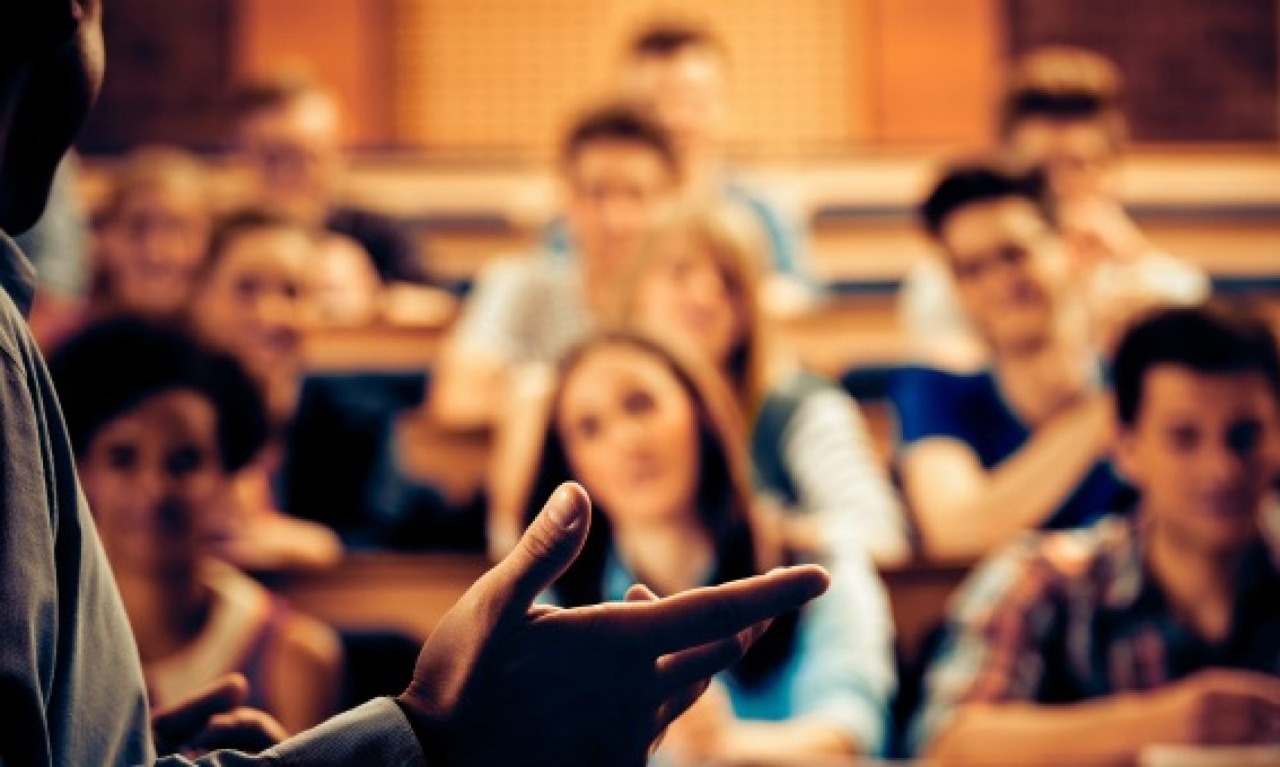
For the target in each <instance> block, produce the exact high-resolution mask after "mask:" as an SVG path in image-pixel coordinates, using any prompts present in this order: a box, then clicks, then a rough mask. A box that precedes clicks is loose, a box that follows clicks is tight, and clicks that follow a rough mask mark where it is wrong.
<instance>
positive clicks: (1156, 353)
mask: <svg viewBox="0 0 1280 767" xmlns="http://www.w3.org/2000/svg"><path fill="white" fill-rule="evenodd" d="M1159 365H1176V366H1178V367H1183V368H1188V369H1190V370H1193V371H1195V372H1197V373H1206V374H1220V373H1257V374H1259V375H1261V376H1263V377H1264V378H1266V380H1267V384H1268V385H1269V386H1270V387H1271V392H1272V394H1273V395H1274V396H1275V397H1276V398H1277V399H1278V400H1280V353H1278V352H1277V350H1276V338H1275V335H1274V334H1273V333H1272V331H1271V327H1270V326H1269V325H1268V324H1267V322H1266V321H1265V320H1263V319H1261V318H1260V317H1258V316H1256V315H1254V314H1253V313H1251V312H1249V311H1247V310H1244V309H1241V308H1239V307H1233V306H1229V305H1227V304H1226V303H1223V302H1219V301H1210V302H1208V303H1206V304H1202V305H1200V306H1181V307H1176V308H1169V309H1161V310H1157V311H1156V312H1154V313H1152V314H1149V315H1148V316H1147V317H1145V318H1144V319H1142V320H1140V321H1138V322H1137V323H1135V324H1134V325H1133V326H1132V327H1130V328H1129V330H1128V331H1126V332H1125V334H1124V336H1123V337H1122V338H1121V340H1120V345H1119V347H1118V348H1117V349H1116V354H1115V360H1114V362H1113V363H1112V376H1113V380H1114V382H1115V392H1116V415H1117V416H1118V417H1119V419H1120V422H1121V423H1123V424H1125V425H1126V426H1132V425H1133V424H1134V423H1136V422H1137V418H1138V413H1139V411H1140V410H1141V409H1142V387H1143V383H1144V379H1145V377H1146V374H1147V372H1148V371H1149V370H1151V368H1153V367H1157V366H1159Z"/></svg>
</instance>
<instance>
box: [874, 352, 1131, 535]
mask: <svg viewBox="0 0 1280 767" xmlns="http://www.w3.org/2000/svg"><path fill="white" fill-rule="evenodd" d="M892 397H893V404H894V407H895V409H896V410H897V413H898V430H899V434H898V438H899V441H900V445H901V447H906V446H909V445H912V444H915V443H916V442H919V441H920V440H923V439H926V438H929V437H949V438H952V439H956V440H959V441H961V442H963V443H964V444H966V445H968V446H969V447H970V448H971V449H972V450H973V452H974V453H976V454H977V456H978V460H979V461H980V462H981V463H982V466H983V467H984V468H986V469H992V468H995V467H996V466H998V465H1000V464H1001V463H1003V462H1004V461H1005V459H1007V458H1008V457H1009V456H1011V455H1013V454H1014V453H1016V452H1017V451H1018V450H1019V449H1021V448H1022V446H1023V445H1024V444H1026V442H1027V440H1028V439H1029V438H1030V437H1031V430H1030V429H1029V428H1027V425H1026V424H1024V423H1023V422H1022V420H1021V419H1019V418H1018V416H1017V414H1016V413H1014V412H1013V410H1012V409H1011V408H1010V407H1009V405H1008V403H1007V402H1005V400H1004V397H1003V395H1001V393H1000V387H999V384H998V383H997V382H996V378H995V374H994V373H993V372H992V371H990V370H983V371H981V372H978V373H952V372H947V371H942V370H936V369H932V368H924V367H910V368H904V369H903V370H901V371H900V372H899V373H898V376H897V380H896V381H895V383H894V387H893V393H892ZM1122 490H1123V485H1122V484H1121V483H1120V480H1119V479H1118V478H1117V477H1116V475H1115V472H1114V471H1113V470H1112V468H1111V465H1110V462H1108V461H1099V462H1097V463H1095V464H1094V465H1093V468H1091V469H1090V470H1089V472H1088V473H1087V474H1085V475H1084V477H1083V478H1082V479H1081V481H1080V484H1079V485H1077V486H1076V489H1075V490H1074V491H1073V492H1072V493H1071V495H1070V496H1068V497H1067V499H1066V500H1065V501H1064V502H1063V503H1062V505H1061V506H1059V507H1058V509H1057V511H1055V512H1054V513H1053V514H1052V515H1050V516H1049V518H1048V519H1047V520H1046V521H1045V523H1044V525H1043V527H1044V528H1045V529H1063V528H1071V527H1082V526H1085V525H1088V524H1090V523H1092V522H1094V521H1095V520H1097V519H1098V518H1100V517H1102V516H1104V515H1105V514H1107V513H1108V512H1111V511H1114V510H1115V509H1116V508H1117V507H1118V505H1119V504H1120V502H1121V499H1122Z"/></svg>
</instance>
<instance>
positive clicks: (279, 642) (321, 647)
mask: <svg viewBox="0 0 1280 767" xmlns="http://www.w3.org/2000/svg"><path fill="white" fill-rule="evenodd" d="M269 663H270V684H271V689H270V692H271V694H272V698H273V700H272V705H273V708H274V709H275V712H276V719H278V720H279V721H280V724H282V725H284V728H285V729H286V730H288V731H289V732H302V731H303V730H306V729H308V728H310V727H314V726H316V725H317V724H319V723H321V722H323V721H324V720H325V719H328V718H329V717H330V716H332V715H333V714H334V712H335V711H337V709H338V696H339V693H340V692H341V690H342V645H341V643H340V642H339V640H338V636H337V635H336V634H334V632H333V630H332V629H330V628H329V627H328V626H326V625H324V624H323V623H320V622H319V621H317V620H315V619H313V618H311V617H309V616H307V615H303V614H301V613H296V612H289V613H288V614H287V616H286V618H285V619H284V621H283V622H282V625H281V627H280V634H279V635H278V636H277V638H276V641H275V642H274V646H273V647H272V649H271V654H270V656H269Z"/></svg>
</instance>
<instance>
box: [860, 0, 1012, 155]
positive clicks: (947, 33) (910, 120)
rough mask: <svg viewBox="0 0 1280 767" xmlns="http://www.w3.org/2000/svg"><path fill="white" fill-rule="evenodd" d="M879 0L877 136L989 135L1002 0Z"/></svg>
mask: <svg viewBox="0 0 1280 767" xmlns="http://www.w3.org/2000/svg"><path fill="white" fill-rule="evenodd" d="M871 3H872V5H873V8H874V10H873V12H872V14H873V19H874V21H873V24H874V30H875V31H874V34H873V36H872V39H873V44H874V45H875V55H874V62H875V63H874V65H873V68H874V77H875V81H874V83H875V84H874V92H875V97H874V104H875V107H874V108H875V130H874V136H873V138H874V140H875V141H876V143H882V144H894V145H901V144H947V145H955V144H962V145H974V144H982V143H986V142H987V141H988V138H989V136H990V135H991V126H992V121H991V110H992V106H993V104H994V103H995V98H996V94H997V91H998V88H999V84H1000V80H1001V66H1002V62H1001V51H1000V45H1001V35H1000V32H999V30H1000V8H999V4H998V0H871Z"/></svg>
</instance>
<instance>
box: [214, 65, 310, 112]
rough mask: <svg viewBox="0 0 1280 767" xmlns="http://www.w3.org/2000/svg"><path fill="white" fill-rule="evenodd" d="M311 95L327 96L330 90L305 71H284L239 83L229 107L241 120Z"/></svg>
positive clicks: (288, 104)
mask: <svg viewBox="0 0 1280 767" xmlns="http://www.w3.org/2000/svg"><path fill="white" fill-rule="evenodd" d="M314 96H320V97H327V96H329V91H327V90H325V89H324V88H323V87H321V86H320V84H319V83H317V82H316V81H315V80H313V79H311V78H310V77H309V76H307V75H305V74H302V73H297V72H283V73H279V74H277V75H275V76H274V77H268V78H263V79H261V80H254V81H252V82H247V83H244V84H242V85H240V86H239V87H238V88H236V90H235V92H234V93H232V95H231V109H232V113H233V114H234V115H235V116H236V119H239V120H243V119H245V118H246V117H251V116H253V115H256V114H258V113H259V112H266V111H270V110H272V109H281V108H283V107H287V106H290V105H292V104H294V103H296V102H298V101H301V100H302V99H305V98H310V97H314Z"/></svg>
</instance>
